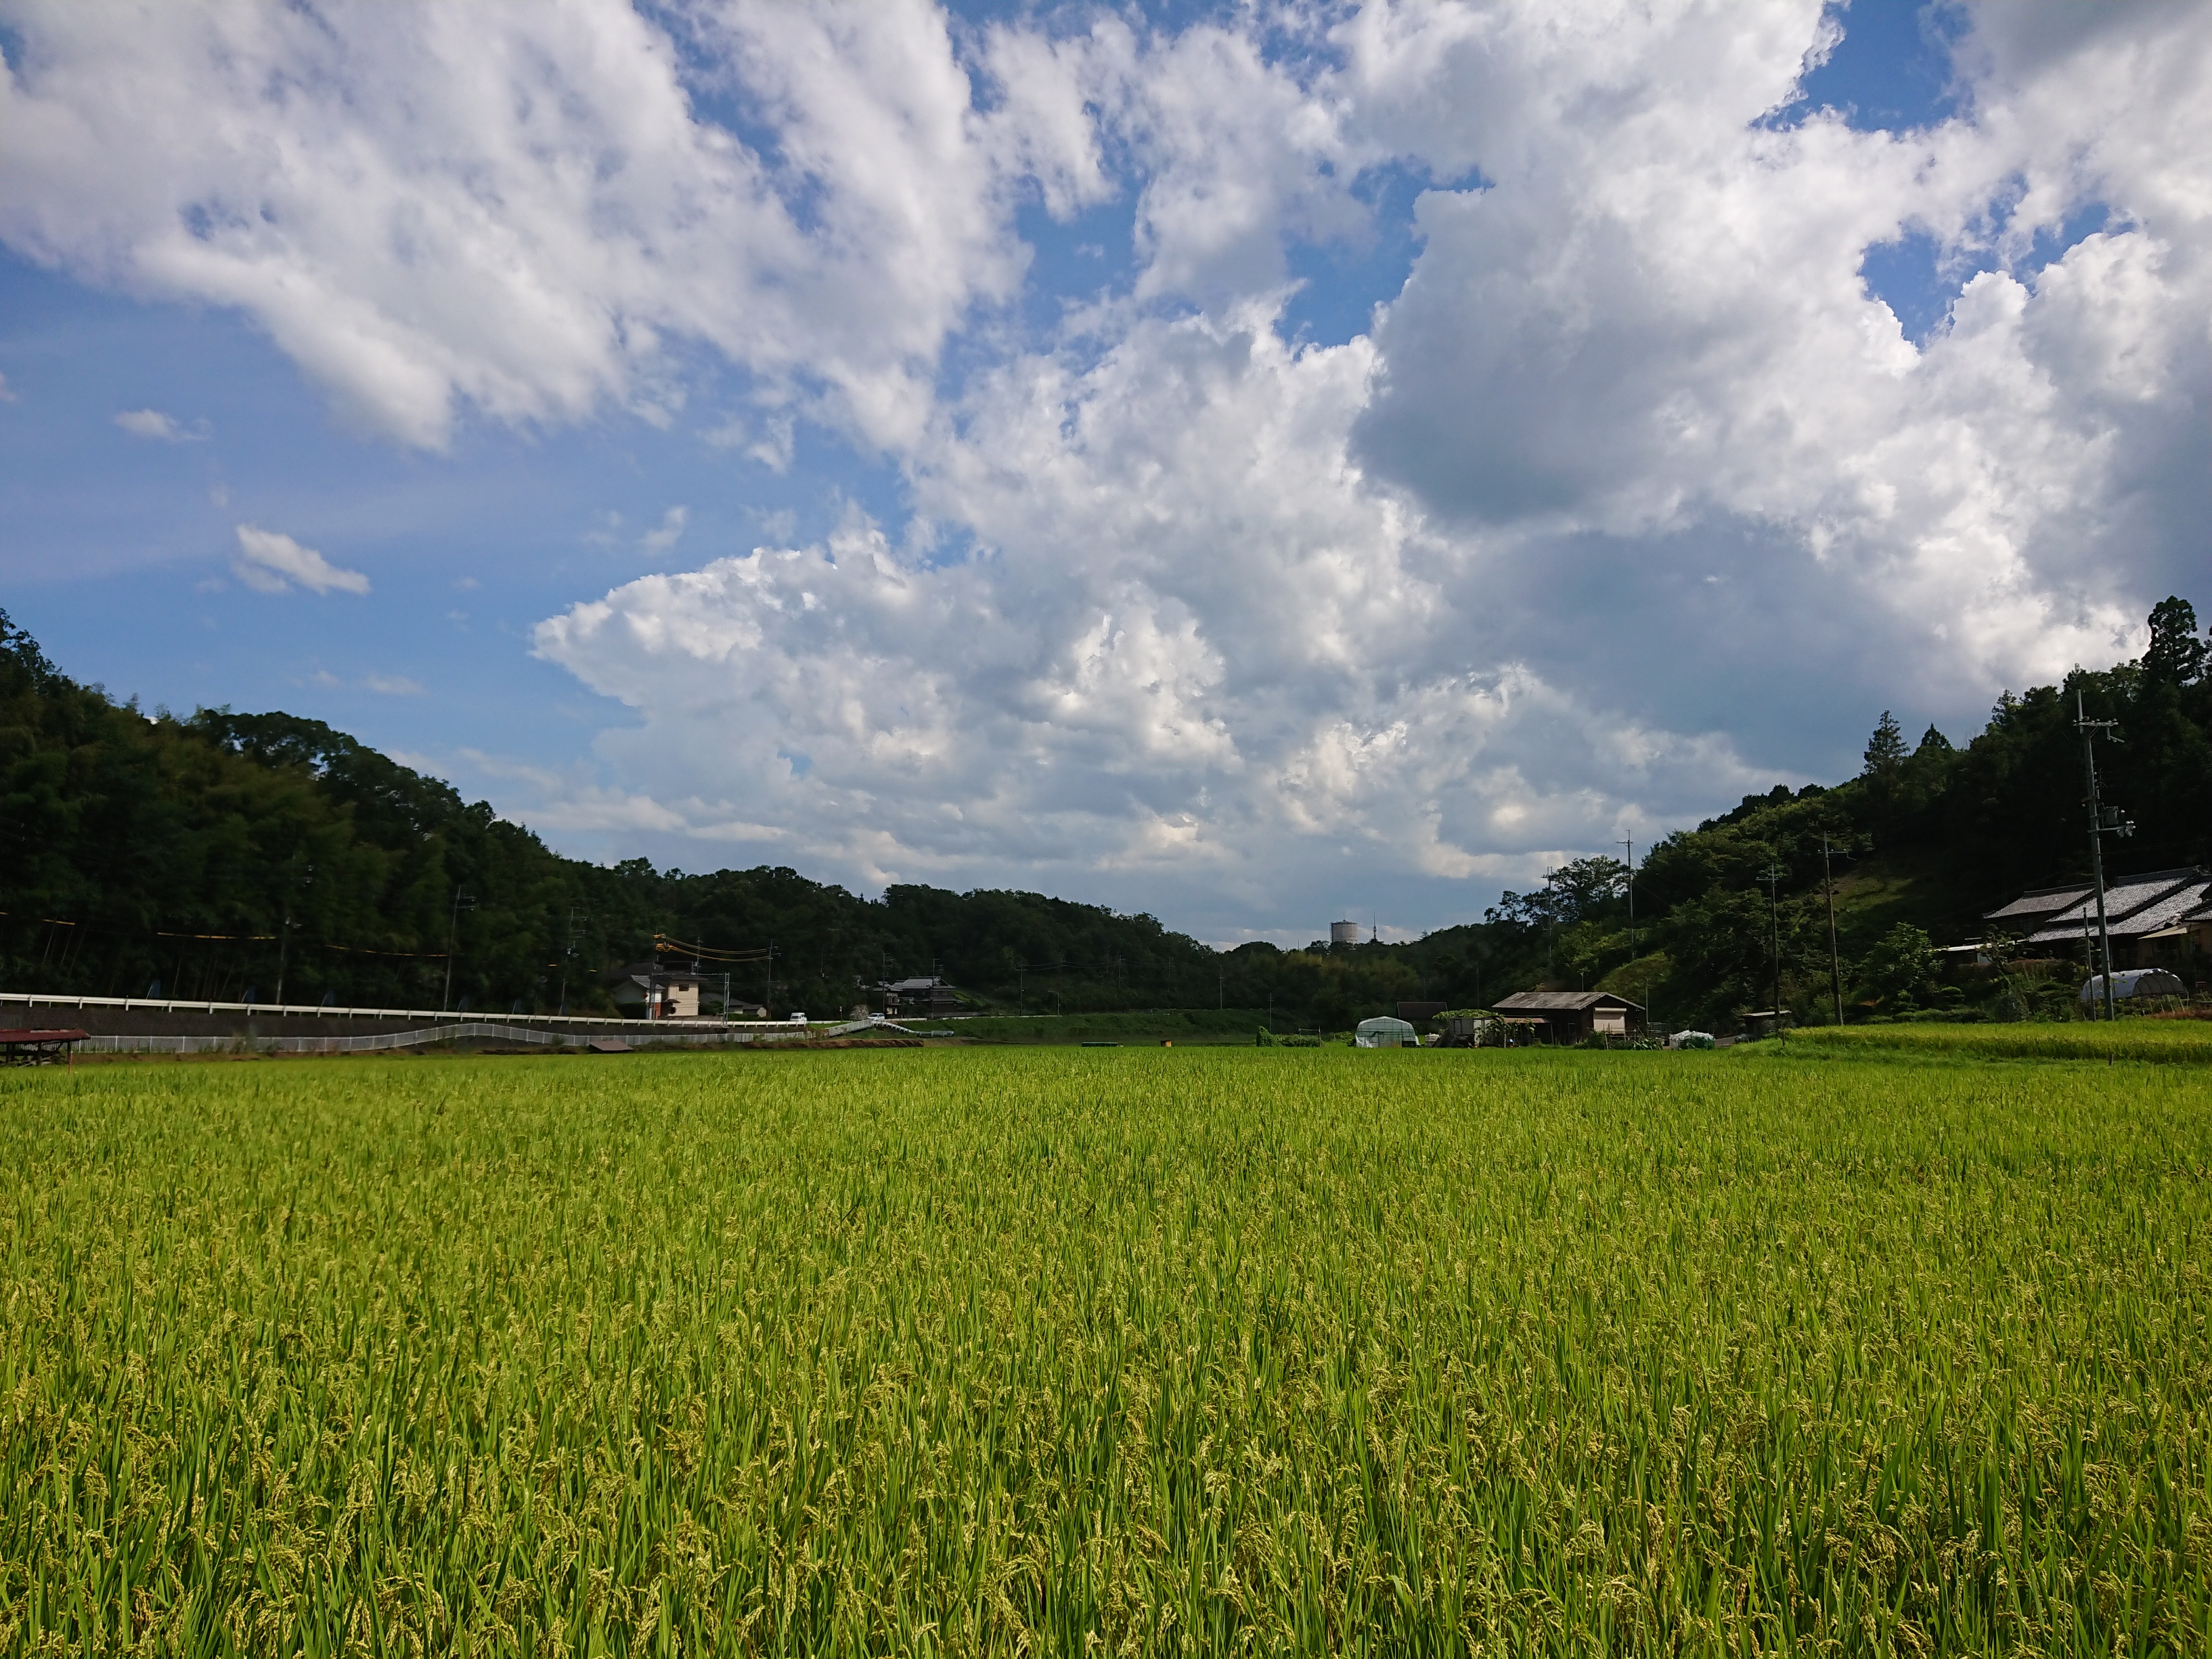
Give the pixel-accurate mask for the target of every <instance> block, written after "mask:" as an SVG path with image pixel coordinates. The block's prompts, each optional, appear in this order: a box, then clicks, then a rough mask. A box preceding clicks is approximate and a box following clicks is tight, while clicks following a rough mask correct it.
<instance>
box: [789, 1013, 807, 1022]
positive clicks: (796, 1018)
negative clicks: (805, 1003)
mask: <svg viewBox="0 0 2212 1659" xmlns="http://www.w3.org/2000/svg"><path fill="white" fill-rule="evenodd" d="M791 1023H792V1024H793V1025H804V1024H806V1016H805V1015H804V1014H793V1016H792V1017H791Z"/></svg>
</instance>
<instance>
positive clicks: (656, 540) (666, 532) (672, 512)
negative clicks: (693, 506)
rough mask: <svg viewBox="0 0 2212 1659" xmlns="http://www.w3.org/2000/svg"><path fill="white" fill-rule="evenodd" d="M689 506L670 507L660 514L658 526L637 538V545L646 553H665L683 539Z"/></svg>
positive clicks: (689, 515)
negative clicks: (656, 528)
mask: <svg viewBox="0 0 2212 1659" xmlns="http://www.w3.org/2000/svg"><path fill="white" fill-rule="evenodd" d="M690 517H691V511H690V508H689V507H670V508H669V509H668V511H667V512H666V513H665V514H663V515H662V517H661V520H660V528H659V529H658V530H648V531H647V532H645V534H644V535H643V536H641V537H640V538H638V545H639V546H640V547H641V548H643V549H644V550H646V551H647V552H648V553H665V552H666V551H668V550H669V549H670V548H671V547H673V546H675V545H676V544H677V543H678V542H680V541H682V540H683V539H684V525H685V524H687V523H688V522H690Z"/></svg>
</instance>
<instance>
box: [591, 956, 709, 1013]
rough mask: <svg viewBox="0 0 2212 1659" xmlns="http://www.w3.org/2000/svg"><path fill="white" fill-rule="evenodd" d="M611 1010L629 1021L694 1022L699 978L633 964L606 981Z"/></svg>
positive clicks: (616, 970)
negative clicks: (688, 1020)
mask: <svg viewBox="0 0 2212 1659" xmlns="http://www.w3.org/2000/svg"><path fill="white" fill-rule="evenodd" d="M606 987H607V994H609V995H610V996H611V997H612V998H613V999H614V1000H615V1006H616V1007H617V1008H619V1009H621V1010H622V1011H623V1013H625V1014H626V1015H628V1016H629V1018H632V1019H696V1018H699V975H696V974H688V973H679V972H678V971H677V970H676V969H672V968H664V967H662V966H661V965H660V964H659V963H655V962H633V963H629V964H628V965H626V966H624V967H621V968H617V969H615V970H614V972H612V973H611V974H609V975H607V977H606Z"/></svg>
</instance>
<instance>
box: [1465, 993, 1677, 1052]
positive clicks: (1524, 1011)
mask: <svg viewBox="0 0 2212 1659" xmlns="http://www.w3.org/2000/svg"><path fill="white" fill-rule="evenodd" d="M1492 1006H1493V1007H1494V1008H1495V1009H1496V1010H1497V1012H1499V1013H1501V1014H1504V1015H1505V1016H1507V1017H1508V1018H1513V1019H1527V1020H1541V1022H1543V1026H1544V1032H1545V1037H1544V1040H1545V1041H1546V1042H1554V1043H1569V1042H1583V1041H1584V1040H1585V1039H1586V1038H1589V1037H1592V1036H1627V1035H1628V1033H1629V1031H1630V1030H1632V1029H1633V1028H1635V1027H1637V1026H1640V1025H1642V1024H1644V1008H1643V1006H1642V1005H1641V1004H1640V1003H1634V1002H1631V1001H1630V1000H1628V999H1627V998H1626V997H1622V996H1615V995H1614V994H1613V993H1612V992H1610V991H1520V992H1516V994H1513V995H1512V996H1510V997H1508V998H1506V999H1505V1000H1504V1001H1503V1002H1499V1003H1494V1004H1492Z"/></svg>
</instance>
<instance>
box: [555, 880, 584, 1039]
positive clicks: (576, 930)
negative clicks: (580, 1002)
mask: <svg viewBox="0 0 2212 1659" xmlns="http://www.w3.org/2000/svg"><path fill="white" fill-rule="evenodd" d="M579 918H583V920H588V918H584V917H583V912H581V911H580V910H579V909H578V908H576V907H575V906H574V905H573V904H572V905H570V906H569V907H568V950H567V951H565V952H564V953H563V954H562V957H561V1017H562V1018H563V1019H565V1018H568V969H569V968H570V967H571V966H572V965H573V964H574V962H575V960H576V946H577V945H578V943H579V942H580V940H581V939H583V937H584V928H583V920H579Z"/></svg>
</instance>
